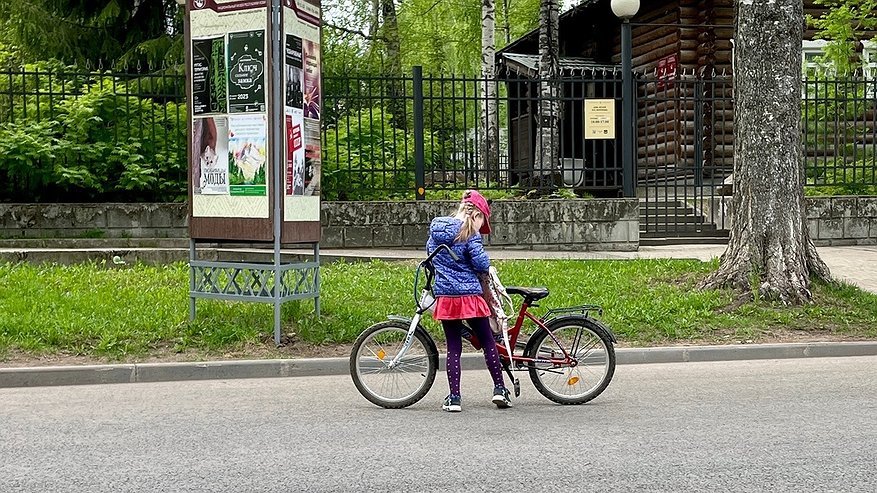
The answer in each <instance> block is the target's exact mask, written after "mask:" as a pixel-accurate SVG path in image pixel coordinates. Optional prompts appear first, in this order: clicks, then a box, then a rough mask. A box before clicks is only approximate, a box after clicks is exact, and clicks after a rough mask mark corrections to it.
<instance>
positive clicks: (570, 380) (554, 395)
mask: <svg viewBox="0 0 877 493" xmlns="http://www.w3.org/2000/svg"><path fill="white" fill-rule="evenodd" d="M546 327H547V328H548V330H550V331H551V332H552V333H553V334H555V337H558V336H560V337H563V334H559V333H560V332H562V331H563V330H564V329H567V328H581V329H583V330H584V331H585V334H583V335H588V336H589V337H588V339H589V341H588V342H589V345H588V347H590V345H591V344H590V343H591V342H592V341H599V345H600V346H601V347H602V349H601V351H602V353H601V352H600V351H596V352H594V353H593V354H591V351H590V349H589V351H588V352H587V353H582V352H581V351H576V354H570V355H571V356H573V357H574V358H576V359H578V360H579V363H578V365H577V366H575V367H573V366H556V365H551V366H548V365H547V364H542V365H541V366H540V365H539V364H538V363H530V364H529V365H528V366H529V373H530V380H532V382H533V386H535V387H536V390H538V391H539V393H540V394H542V395H544V396H545V397H547V398H548V399H550V400H552V401H554V402H556V403H558V404H584V403H586V402H588V401H590V400H592V399H594V398H595V397H597V396H598V395H600V394H601V393H602V392H603V391H604V390H606V387H608V386H609V382H611V381H612V377H613V375H614V374H615V347H614V346H613V344H612V337H611V336H610V335H609V334H608V333H607V332H606V330H604V329H603V328H602V327H601V326H600V325H599V324H598V323H597V322H595V321H594V320H593V319H591V318H588V317H583V316H568V317H561V318H557V319H555V320H552V321H550V322H549V323H548V324H547V325H546ZM561 344H563V345H565V346H566V345H567V344H564V341H563V340H561ZM564 349H566V351H567V352H568V353H572V352H573V348H572V347H564ZM582 349H584V348H582ZM601 354H602V357H601ZM524 355H525V356H527V357H529V358H536V357H537V355H539V356H540V357H549V356H550V357H554V358H560V357H563V353H562V352H561V351H560V350H559V348H557V347H556V343H555V342H554V339H552V338H551V337H549V335H548V332H547V331H546V330H545V329H543V328H541V327H540V328H539V329H537V330H536V332H535V333H534V334H533V336H532V337H531V338H530V340H529V341H528V343H527V347H526V349H525V350H524ZM596 358H601V359H604V360H605V362H604V363H603V366H604V368H603V370H602V373H601V374H600V375H599V377H598V378H596V379H594V380H593V382H594V383H593V384H591V385H590V386H588V387H587V388H586V390H585V391H584V392H581V393H575V394H564V393H562V392H560V391H557V390H554V389H553V388H551V384H552V383H554V382H556V383H558V384H560V386H561V387H563V386H564V385H566V386H568V387H573V386H576V385H577V384H578V382H580V381H585V380H586V377H585V375H584V374H583V373H584V372H583V371H582V368H584V367H585V365H584V363H585V362H586V359H596ZM548 374H551V375H554V377H551V378H552V382H548V381H547V380H548ZM560 377H564V378H565V379H566V380H565V382H564V379H563V378H560ZM587 380H589V381H590V380H591V379H590V378H589V377H588V378H587Z"/></svg>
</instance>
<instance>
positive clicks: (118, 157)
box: [0, 63, 187, 201]
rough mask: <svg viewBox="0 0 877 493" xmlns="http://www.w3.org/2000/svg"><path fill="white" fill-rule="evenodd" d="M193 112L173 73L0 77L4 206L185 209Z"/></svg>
mask: <svg viewBox="0 0 877 493" xmlns="http://www.w3.org/2000/svg"><path fill="white" fill-rule="evenodd" d="M184 105H185V77H183V76H181V75H178V74H173V73H166V72H158V73H155V72H153V73H149V74H132V73H111V72H104V71H92V70H76V69H71V68H69V67H64V66H60V65H53V64H51V63H43V64H38V65H35V66H29V67H27V68H24V69H18V70H8V69H7V70H3V71H0V199H2V200H7V201H35V200H36V201H56V200H62V201H82V200H122V201H138V200H143V201H165V200H166V201H171V200H180V199H181V198H182V197H184V196H185V193H186V173H187V160H186V112H185V106H184Z"/></svg>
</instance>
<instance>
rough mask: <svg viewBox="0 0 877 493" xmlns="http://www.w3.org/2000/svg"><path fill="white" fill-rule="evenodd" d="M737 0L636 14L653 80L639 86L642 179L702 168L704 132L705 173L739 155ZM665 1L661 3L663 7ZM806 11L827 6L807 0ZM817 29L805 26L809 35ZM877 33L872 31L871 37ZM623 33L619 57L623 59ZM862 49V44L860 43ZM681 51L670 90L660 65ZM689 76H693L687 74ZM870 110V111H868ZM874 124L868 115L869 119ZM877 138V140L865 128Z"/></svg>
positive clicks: (701, 1) (697, 1) (636, 32)
mask: <svg viewBox="0 0 877 493" xmlns="http://www.w3.org/2000/svg"><path fill="white" fill-rule="evenodd" d="M734 2H735V0H674V1H663V2H662V1H659V2H654V3H649V4H646V3H643V7H642V10H641V12H640V14H639V15H637V17H636V18H635V19H634V22H635V23H636V24H649V25H636V26H634V29H633V67H634V70H635V72H637V73H639V74H643V78H644V79H646V81H640V83H639V84H638V87H637V91H638V98H637V130H638V131H637V147H638V152H637V156H638V166H639V167H638V169H639V171H640V177H641V178H644V177H653V176H667V175H671V176H678V175H680V174H681V171H684V170H685V169H686V168H692V167H693V166H694V165H695V137H696V136H697V135H701V136H702V140H701V147H702V149H703V154H702V159H703V166H704V171H705V177H707V178H708V177H709V176H710V175H713V176H716V177H718V178H721V177H723V176H725V175H727V174H729V173H730V172H731V171H732V166H733V159H734V134H733V132H734V108H733V103H732V101H731V99H732V97H733V78H732V77H733V41H732V40H733V37H734V22H735V17H734V16H735V7H734ZM656 4H657V5H656ZM804 10H805V13H807V14H810V15H813V16H814V17H818V16H819V15H821V14H822V13H823V12H824V10H825V8H824V7H822V6H819V5H816V4H815V3H814V0H804ZM815 34H816V30H815V29H812V28H810V27H809V26H805V32H804V39H813V38H814V36H815ZM875 36H877V31H873V32H868V33H866V35H865V37H864V39H871V38H873V37H875ZM620 41H621V40H620V38H619V37H616V38H615V40H614V43H615V47H616V51H615V52H614V56H613V58H612V60H613V62H615V63H620V61H621V54H620V46H621V43H620ZM859 49H861V45H860V46H859ZM671 55H676V59H677V63H678V66H677V74H678V77H680V80H679V81H678V82H677V83H676V84H674V85H672V86H670V87H667V86H665V87H663V88H662V87H659V86H658V84H657V83H656V82H655V81H654V80H655V78H656V69H657V65H658V62H659V61H660V60H661V59H663V58H665V57H668V56H671ZM686 77H687V78H688V79H686ZM691 78H701V79H703V80H704V85H703V92H702V94H699V95H698V96H702V97H703V103H702V111H703V112H702V121H701V129H700V133H698V132H696V129H695V104H696V102H695V99H696V97H695V96H696V94H695V87H696V86H695V84H693V83H692V82H690V79H691ZM862 110H863V111H867V108H866V107H864V105H863V108H862ZM864 121H867V120H864ZM865 136H866V137H867V138H868V140H869V141H870V140H871V139H872V138H877V137H873V136H871V135H869V134H868V133H867V132H865Z"/></svg>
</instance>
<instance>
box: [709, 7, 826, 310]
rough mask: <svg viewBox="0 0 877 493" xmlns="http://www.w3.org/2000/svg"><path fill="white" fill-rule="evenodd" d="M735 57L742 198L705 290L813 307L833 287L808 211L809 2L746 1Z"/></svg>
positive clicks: (737, 183)
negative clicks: (805, 55) (805, 56)
mask: <svg viewBox="0 0 877 493" xmlns="http://www.w3.org/2000/svg"><path fill="white" fill-rule="evenodd" d="M736 18H737V21H736V22H737V29H736V34H735V36H734V39H735V40H736V42H737V45H736V48H735V53H734V64H735V73H734V91H735V104H734V110H735V112H734V122H735V130H734V136H735V140H734V158H735V159H734V197H733V199H732V205H731V232H730V233H731V235H730V241H729V243H728V248H727V249H726V250H725V253H724V254H723V255H722V258H721V262H720V266H719V269H718V271H716V272H715V273H713V274H712V275H711V276H710V277H708V278H707V279H705V280H704V281H703V283H702V284H701V287H703V288H717V287H733V288H738V289H741V290H744V291H747V292H748V291H750V290H751V288H752V286H751V284H750V282H751V276H752V275H757V276H758V282H759V287H758V290H759V293H760V294H761V295H762V296H763V297H765V298H768V299H774V300H780V301H782V302H783V303H793V304H798V303H804V302H807V301H809V300H810V299H811V292H810V279H811V276H815V277H819V278H822V279H826V280H827V279H829V275H830V274H829V271H828V267H826V265H825V264H824V263H823V262H822V260H821V259H820V258H819V255H818V254H817V252H816V248H815V247H814V245H813V242H812V241H811V240H810V234H809V232H808V230H807V220H806V214H805V211H804V167H803V160H802V156H801V128H800V122H801V38H802V28H803V5H802V1H801V0H773V1H771V2H760V1H754V0H738V3H737V16H736Z"/></svg>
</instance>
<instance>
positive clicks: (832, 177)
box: [802, 74, 877, 193]
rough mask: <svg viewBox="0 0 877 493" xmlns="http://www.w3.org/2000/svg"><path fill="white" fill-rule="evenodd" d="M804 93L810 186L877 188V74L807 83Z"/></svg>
mask: <svg viewBox="0 0 877 493" xmlns="http://www.w3.org/2000/svg"><path fill="white" fill-rule="evenodd" d="M802 92H803V94H802V98H803V115H802V121H803V124H802V132H803V136H802V137H803V147H804V162H805V169H806V176H807V185H811V186H817V187H832V188H839V189H840V190H839V191H840V192H843V191H845V190H846V191H848V192H850V193H855V192H857V191H860V190H862V189H865V188H866V187H875V186H877V74H875V75H874V77H873V78H864V77H848V78H845V79H818V78H817V79H813V80H808V81H806V82H805V83H804V86H803V90H802Z"/></svg>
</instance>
